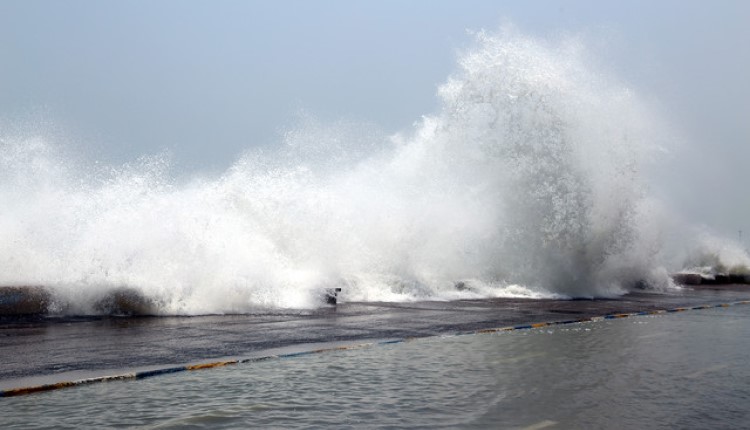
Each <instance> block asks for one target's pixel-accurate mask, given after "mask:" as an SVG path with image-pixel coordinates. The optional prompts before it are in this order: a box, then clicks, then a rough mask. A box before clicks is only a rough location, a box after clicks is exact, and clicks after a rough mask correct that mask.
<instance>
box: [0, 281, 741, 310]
mask: <svg viewBox="0 0 750 430" xmlns="http://www.w3.org/2000/svg"><path fill="white" fill-rule="evenodd" d="M672 279H673V280H674V282H675V283H677V284H680V285H688V286H704V285H705V286H710V285H729V284H750V275H744V274H729V273H726V274H723V273H722V274H715V275H705V274H701V273H676V274H673V275H672ZM459 285H460V283H459ZM339 291H340V289H327V290H325V291H324V292H323V294H322V297H321V303H325V304H329V305H330V304H334V305H335V304H336V297H337V294H338V292H339ZM55 314H61V315H76V314H79V315H81V314H86V315H87V314H92V315H113V316H146V315H157V314H159V312H158V303H156V302H155V301H154V300H152V299H150V298H148V297H146V296H144V295H143V294H142V293H140V292H139V291H137V290H135V289H133V288H127V287H122V288H118V289H115V290H111V291H108V292H106V293H104V294H103V295H102V297H100V298H99V299H98V300H96V301H95V303H93V306H90V307H89V310H88V311H80V310H75V309H72V308H71V305H70V304H69V303H65V302H64V301H61V300H59V299H58V298H56V297H55V295H54V292H53V290H52V289H50V288H47V287H43V286H0V317H10V318H13V317H30V316H45V315H55Z"/></svg>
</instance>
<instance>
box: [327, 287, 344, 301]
mask: <svg viewBox="0 0 750 430" xmlns="http://www.w3.org/2000/svg"><path fill="white" fill-rule="evenodd" d="M340 292H341V288H326V303H327V304H329V305H335V304H336V303H337V302H338V294H339V293H340Z"/></svg>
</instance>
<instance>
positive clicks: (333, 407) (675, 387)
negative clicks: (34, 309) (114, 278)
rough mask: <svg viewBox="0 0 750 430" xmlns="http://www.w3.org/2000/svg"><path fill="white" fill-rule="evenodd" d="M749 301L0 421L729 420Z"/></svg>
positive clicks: (5, 412)
mask: <svg viewBox="0 0 750 430" xmlns="http://www.w3.org/2000/svg"><path fill="white" fill-rule="evenodd" d="M748 356H750V306H733V307H731V308H715V309H706V310H696V311H689V312H682V313H678V314H666V315H658V316H639V317H631V318H626V319H619V320H603V321H597V322H590V323H580V324H571V325H566V326H556V327H545V328H540V329H531V330H520V331H514V332H504V333H499V334H492V335H471V336H451V337H431V338H424V339H418V340H414V341H410V342H406V343H401V344H392V345H384V346H375V347H371V348H364V349H358V350H349V351H337V352H331V353H324V354H315V355H308V356H301V357H295V358H288V359H281V360H270V361H266V362H257V363H248V364H240V365H237V366H229V367H224V368H220V369H214V370H206V371H194V372H187V373H179V374H173V375H165V376H160V377H154V378H151V379H146V380H139V381H124V382H108V383H101V384H94V385H89V386H82V387H76V388H71V389H64V390H59V391H54V392H48V393H40V394H35V395H30V396H23V397H16V398H6V399H0V417H2V418H1V419H0V421H2V423H3V427H4V428H66V427H67V428H80V427H135V428H246V427H262V428H274V427H276V428H305V427H344V428H346V427H349V428H363V427H365V428H366V427H390V428H393V427H408V428H417V427H422V428H436V427H442V428H529V429H531V428H534V429H539V428H551V429H553V428H714V429H715V428H740V427H743V426H745V425H746V424H747V423H748V422H750V368H748V366H747V365H746V361H747V357H748Z"/></svg>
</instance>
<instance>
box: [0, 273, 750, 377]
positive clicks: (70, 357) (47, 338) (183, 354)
mask: <svg viewBox="0 0 750 430" xmlns="http://www.w3.org/2000/svg"><path fill="white" fill-rule="evenodd" d="M749 298H750V287H748V286H747V285H736V284H726V285H705V286H704V285H701V286H697V287H692V288H685V289H681V290H675V291H672V292H669V293H659V294H656V293H648V292H639V293H632V294H628V295H626V296H624V297H621V298H618V299H611V300H604V299H600V300H548V299H544V300H532V299H486V300H461V301H454V302H416V303H339V304H338V305H337V306H336V307H332V306H328V307H323V308H320V309H316V310H307V311H288V312H276V313H264V314H255V315H225V316H200V317H145V316H142V317H134V316H106V317H44V316H39V315H36V316H34V315H32V314H29V315H26V316H20V317H18V316H16V317H13V318H9V317H4V318H2V319H0V359H1V360H2V362H3V366H1V367H0V389H3V388H9V387H13V386H19V385H27V384H28V382H29V381H32V380H33V382H35V383H38V382H40V381H41V382H50V381H55V380H61V379H64V378H65V377H68V376H69V375H71V374H77V375H86V376H96V375H102V374H106V373H108V372H111V371H112V370H113V369H115V370H122V369H143V368H148V367H149V366H157V365H165V364H182V363H187V362H191V361H196V360H207V359H213V358H224V357H236V356H242V355H248V354H252V353H253V352H258V351H265V350H269V349H274V348H294V347H295V345H297V346H300V345H309V344H313V343H330V342H351V341H357V340H372V339H389V338H408V337H423V336H431V335H439V334H444V333H445V334H447V333H455V332H460V331H467V330H479V329H484V328H494V327H503V326H508V325H515V324H521V323H535V322H548V321H561V320H569V319H575V318H585V317H591V316H597V315H606V314H613V313H623V312H637V311H644V310H657V309H668V308H674V307H679V306H694V305H701V304H716V303H722V302H728V301H735V300H747V299H749Z"/></svg>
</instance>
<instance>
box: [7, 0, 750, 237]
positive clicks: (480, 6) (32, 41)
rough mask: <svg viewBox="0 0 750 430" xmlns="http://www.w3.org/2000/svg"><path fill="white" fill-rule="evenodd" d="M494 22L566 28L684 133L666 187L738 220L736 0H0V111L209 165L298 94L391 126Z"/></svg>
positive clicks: (129, 148)
mask: <svg viewBox="0 0 750 430" xmlns="http://www.w3.org/2000/svg"><path fill="white" fill-rule="evenodd" d="M504 22H511V23H513V24H514V25H515V26H516V27H517V28H518V29H519V31H520V32H522V33H524V34H527V35H531V36H536V37H543V38H556V37H560V36H561V35H562V34H574V35H580V36H582V38H583V39H584V40H585V41H586V42H587V43H588V46H589V48H590V50H591V51H592V52H593V53H594V54H595V56H596V57H597V58H598V59H599V61H600V63H601V65H602V67H604V68H605V69H606V70H608V71H609V72H612V73H613V74H614V75H615V76H616V77H617V78H619V79H620V80H621V81H622V82H624V83H626V84H627V85H629V86H631V87H632V88H633V89H634V90H636V91H637V92H638V93H639V94H640V95H642V96H643V97H645V98H646V99H647V100H648V101H649V102H651V103H654V104H655V105H656V106H658V107H659V109H661V110H662V111H663V112H664V114H665V117H666V118H667V119H668V120H669V121H670V122H672V123H673V126H674V127H676V128H677V129H679V130H680V131H681V132H683V133H684V134H685V136H686V137H687V141H686V142H687V145H686V146H685V148H684V149H683V150H682V151H681V152H679V153H677V154H675V155H673V159H672V161H671V163H669V164H668V167H667V168H665V172H664V178H663V188H664V189H665V190H667V191H666V193H667V194H669V198H670V199H673V200H674V202H673V203H674V204H675V205H676V206H677V207H678V208H679V209H681V210H682V211H684V212H685V213H686V216H687V217H688V218H689V219H692V220H695V221H699V222H703V223H706V224H707V225H709V226H712V227H713V228H715V229H717V230H719V231H722V232H724V233H725V234H733V235H736V231H737V230H738V229H739V228H744V229H747V230H748V231H750V198H749V197H748V195H747V185H748V184H750V173H748V169H747V165H748V161H750V83H749V80H750V78H748V76H750V25H748V23H750V2H746V1H736V2H729V1H724V2H721V1H717V2H709V1H683V0H680V1H642V2H641V1H627V2H624V1H622V2H602V1H507V2H503V1H476V0H475V1H451V2H447V1H433V0H425V1H404V0H398V1H377V2H375V1H370V2H365V1H351V0H347V1H201V2H197V1H184V0H182V1H166V0H161V1H119V2H115V1H102V0H93V1H75V0H68V1H34V0H18V1H11V0H0V119H2V120H3V122H0V124H6V126H7V124H16V123H45V124H48V123H52V124H54V127H53V128H56V129H59V130H63V131H62V132H61V133H62V134H65V135H66V138H67V139H72V140H74V141H76V144H77V145H80V146H81V147H82V148H83V149H84V150H85V151H88V152H90V153H92V154H95V156H96V157H102V158H104V159H107V160H110V161H114V162H120V161H123V160H129V159H133V158H135V157H137V156H138V155H140V154H145V153H155V152H158V151H160V150H162V149H164V148H166V149H169V150H170V151H172V153H173V154H174V157H175V160H176V161H177V162H178V163H179V164H181V165H182V166H185V167H187V168H189V169H199V170H204V169H208V170H216V169H221V168H224V167H226V166H228V165H229V164H231V162H232V160H234V159H236V157H237V156H238V154H240V153H241V152H242V151H243V150H244V149H246V148H248V147H252V146H257V145H269V144H274V143H275V142H278V141H279V133H280V132H281V131H283V130H284V129H285V128H287V127H289V126H290V124H292V123H293V122H294V121H295V115H296V114H297V113H298V112H299V111H300V109H304V110H305V111H308V112H310V113H312V114H313V115H316V116H318V117H320V118H323V119H324V120H328V119H336V118H340V117H346V118H351V119H355V120H362V121H369V122H373V123H375V124H376V125H378V126H380V127H381V128H383V129H384V130H385V131H386V132H387V133H391V132H396V131H400V130H404V129H408V128H409V127H410V126H411V124H413V122H414V121H415V120H418V119H419V118H420V117H421V115H424V114H430V113H432V112H434V111H435V110H436V108H437V97H436V88H437V86H438V85H440V84H441V83H442V82H444V81H445V79H446V78H447V77H448V76H449V75H450V74H451V73H452V72H454V71H455V70H456V66H455V60H456V57H457V55H458V53H459V52H460V51H461V49H462V48H464V47H466V46H468V45H469V44H470V43H471V36H469V35H468V34H467V30H479V29H488V30H496V29H498V28H499V26H500V25H501V24H502V23H504ZM748 235H749V236H750V233H749V234H748Z"/></svg>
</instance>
